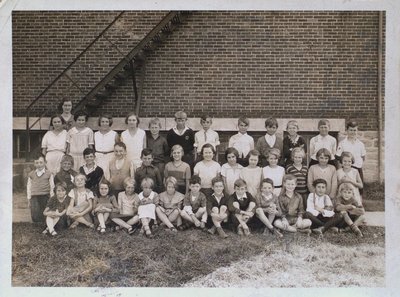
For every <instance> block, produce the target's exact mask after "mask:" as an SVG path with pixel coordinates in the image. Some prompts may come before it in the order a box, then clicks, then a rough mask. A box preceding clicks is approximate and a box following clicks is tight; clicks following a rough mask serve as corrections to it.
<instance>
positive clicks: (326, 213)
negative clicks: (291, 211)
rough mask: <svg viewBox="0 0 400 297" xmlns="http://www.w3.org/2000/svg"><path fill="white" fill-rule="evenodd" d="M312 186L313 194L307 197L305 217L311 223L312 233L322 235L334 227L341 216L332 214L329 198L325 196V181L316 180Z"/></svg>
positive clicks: (332, 209)
mask: <svg viewBox="0 0 400 297" xmlns="http://www.w3.org/2000/svg"><path fill="white" fill-rule="evenodd" d="M313 186H314V188H315V193H310V194H309V195H308V199H307V209H306V211H307V213H306V216H307V218H309V219H310V220H311V222H312V225H311V228H312V229H313V230H312V231H313V232H315V233H317V234H322V233H324V232H326V231H328V230H329V228H332V227H336V225H337V224H339V223H340V221H341V220H342V216H341V215H340V214H339V213H336V214H335V212H334V208H333V204H332V201H331V198H329V196H328V195H327V194H326V180H324V179H320V178H319V179H316V180H314V181H313Z"/></svg>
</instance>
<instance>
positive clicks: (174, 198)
mask: <svg viewBox="0 0 400 297" xmlns="http://www.w3.org/2000/svg"><path fill="white" fill-rule="evenodd" d="M177 184H178V182H177V180H176V178H174V177H173V176H169V177H167V178H166V179H165V188H166V191H165V192H163V193H161V194H160V199H159V203H158V205H157V208H156V213H157V217H158V218H159V219H160V220H161V222H163V223H164V224H165V225H166V226H167V227H168V228H169V230H171V231H173V232H177V229H176V228H175V227H174V225H173V223H176V226H177V227H179V228H181V227H180V226H181V225H182V218H181V215H180V211H181V208H182V204H183V200H184V199H185V196H184V195H183V194H182V193H179V192H178V191H176V188H177Z"/></svg>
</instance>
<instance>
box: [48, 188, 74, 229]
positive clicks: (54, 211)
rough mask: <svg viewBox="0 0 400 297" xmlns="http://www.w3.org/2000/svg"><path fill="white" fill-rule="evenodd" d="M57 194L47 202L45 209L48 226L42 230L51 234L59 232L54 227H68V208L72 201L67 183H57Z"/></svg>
mask: <svg viewBox="0 0 400 297" xmlns="http://www.w3.org/2000/svg"><path fill="white" fill-rule="evenodd" d="M55 190H56V194H55V196H53V197H51V198H50V199H49V201H48V202H47V206H46V208H45V210H44V211H43V215H44V216H46V225H47V228H46V229H45V230H44V231H43V232H42V233H43V234H47V233H49V234H51V235H52V236H56V235H57V232H56V231H55V230H54V227H55V226H56V225H58V226H59V227H63V228H66V227H67V216H66V212H67V208H68V205H69V203H70V199H71V198H70V197H69V196H67V184H66V183H64V182H61V183H57V184H56V186H55Z"/></svg>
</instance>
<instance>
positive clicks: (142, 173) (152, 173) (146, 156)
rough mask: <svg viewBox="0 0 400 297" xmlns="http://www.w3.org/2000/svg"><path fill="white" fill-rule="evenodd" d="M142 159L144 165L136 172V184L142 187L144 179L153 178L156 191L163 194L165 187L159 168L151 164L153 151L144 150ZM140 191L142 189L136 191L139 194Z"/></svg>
mask: <svg viewBox="0 0 400 297" xmlns="http://www.w3.org/2000/svg"><path fill="white" fill-rule="evenodd" d="M141 159H142V165H141V166H140V167H139V168H136V170H135V180H136V184H137V185H141V184H142V180H143V179H144V178H151V179H152V180H153V182H154V190H155V191H156V192H157V193H161V191H162V186H163V183H162V179H161V174H160V171H159V170H158V168H157V167H155V166H154V165H152V164H151V163H152V162H153V154H152V151H151V149H148V148H145V149H144V150H142V153H141ZM139 190H140V188H137V189H136V191H137V192H139Z"/></svg>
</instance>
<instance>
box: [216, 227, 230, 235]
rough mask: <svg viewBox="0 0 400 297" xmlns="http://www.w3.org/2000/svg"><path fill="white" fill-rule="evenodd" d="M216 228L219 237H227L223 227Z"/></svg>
mask: <svg viewBox="0 0 400 297" xmlns="http://www.w3.org/2000/svg"><path fill="white" fill-rule="evenodd" d="M216 229H217V232H218V235H219V237H222V238H227V237H228V235H227V234H226V233H225V231H224V229H222V228H221V227H218V228H216Z"/></svg>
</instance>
